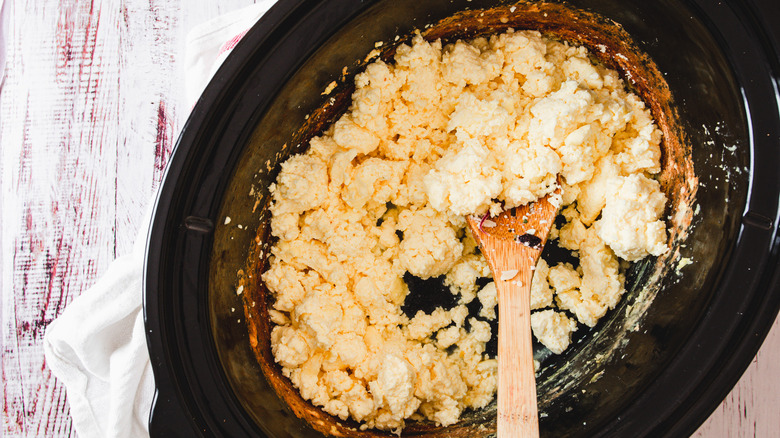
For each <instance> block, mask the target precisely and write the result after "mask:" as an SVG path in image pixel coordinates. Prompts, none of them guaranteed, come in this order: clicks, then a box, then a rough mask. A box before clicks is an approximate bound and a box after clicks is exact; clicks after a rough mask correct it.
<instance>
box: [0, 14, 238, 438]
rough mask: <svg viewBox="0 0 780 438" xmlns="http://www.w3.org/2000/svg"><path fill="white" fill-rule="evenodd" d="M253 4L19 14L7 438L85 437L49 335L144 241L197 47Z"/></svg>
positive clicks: (8, 155)
mask: <svg viewBox="0 0 780 438" xmlns="http://www.w3.org/2000/svg"><path fill="white" fill-rule="evenodd" d="M251 3H252V1H248V0H241V1H239V0H232V1H221V2H216V1H197V2H196V1H186V2H185V1H183V0H179V1H164V0H106V1H92V2H90V1H76V0H68V1H60V0H45V1H44V0H41V1H35V2H24V1H16V2H10V3H9V4H8V5H7V7H10V10H9V23H8V24H9V27H8V29H7V34H8V41H9V45H8V47H7V77H6V79H5V82H4V83H3V86H2V95H0V111H2V113H1V115H0V123H1V124H2V126H1V127H0V139H1V140H2V150H1V151H0V160H2V161H1V163H2V179H1V180H0V187H1V188H2V210H1V213H0V223H1V224H2V232H1V233H0V242H2V243H1V245H2V254H3V257H2V280H1V282H0V284H1V285H2V313H1V314H2V340H3V358H2V372H3V426H2V433H3V435H4V436H9V437H13V436H25V437H32V436H41V437H44V436H45V437H61V436H73V435H74V431H73V428H72V425H71V421H70V418H69V415H68V404H67V399H66V394H65V391H64V388H63V387H62V385H61V384H59V383H58V382H57V381H56V380H55V379H54V378H53V376H52V375H51V372H50V371H49V370H48V368H47V367H46V364H45V361H44V357H43V349H42V340H43V334H44V331H45V328H46V326H47V325H48V324H49V323H50V322H51V321H52V320H53V319H54V318H55V317H56V316H57V315H59V314H60V313H61V312H62V310H63V309H64V307H65V306H66V305H67V304H68V303H69V302H70V301H71V300H73V298H75V297H76V296H78V295H79V294H80V293H81V292H83V291H84V290H86V289H87V288H88V287H89V286H90V285H92V284H93V283H94V282H95V280H96V279H97V278H98V277H99V276H100V275H101V274H102V273H103V272H104V271H105V269H106V268H107V266H108V264H109V263H110V262H111V261H112V260H113V259H114V258H115V257H116V256H117V255H119V254H123V253H126V252H127V251H128V250H129V249H130V246H131V245H132V242H133V241H134V239H135V235H136V230H137V228H138V226H139V224H140V221H141V220H142V217H143V214H144V211H145V210H146V209H147V206H148V205H149V204H150V202H151V200H152V196H153V194H154V192H155V189H156V187H157V185H158V184H159V182H160V180H161V178H162V173H163V170H164V167H165V164H166V162H167V160H168V157H169V156H170V153H171V150H172V148H173V144H174V142H175V136H176V135H177V133H178V130H179V129H180V127H181V125H182V123H183V121H184V118H185V117H186V116H187V113H188V111H189V104H183V103H182V102H181V97H182V96H183V94H184V93H183V92H184V90H183V89H182V86H183V85H182V84H183V81H182V80H181V78H182V77H183V76H182V75H183V67H182V65H181V63H182V61H183V49H184V36H185V34H186V32H187V30H188V29H189V28H190V27H192V26H193V25H194V24H197V23H199V22H200V21H202V20H204V19H206V18H210V17H213V16H216V15H218V14H221V13H224V12H226V11H228V10H232V9H235V8H237V7H240V6H245V5H248V4H251Z"/></svg>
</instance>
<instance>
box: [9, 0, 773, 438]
mask: <svg viewBox="0 0 780 438" xmlns="http://www.w3.org/2000/svg"><path fill="white" fill-rule="evenodd" d="M5 2H6V3H7V5H6V7H8V8H9V11H8V12H9V22H8V24H9V26H8V29H7V36H8V38H7V41H8V47H7V70H6V75H7V76H6V79H5V82H4V83H3V85H2V92H1V94H0V200H1V201H2V207H1V208H0V247H1V248H2V249H1V251H0V271H1V272H0V288H1V289H2V305H1V306H0V317H1V318H2V319H0V321H1V324H0V325H2V338H1V339H2V349H3V356H2V374H3V422H2V429H0V430H1V431H2V434H3V436H7V437H70V436H75V432H74V431H73V428H72V424H71V421H70V418H69V415H68V412H69V410H68V404H67V398H66V394H65V391H64V388H63V387H62V386H61V385H60V384H59V383H58V382H57V381H56V380H55V379H54V378H53V376H52V375H51V373H50V372H49V370H48V368H47V367H46V364H45V361H44V357H43V349H42V344H41V342H42V339H43V333H44V332H45V329H46V326H47V325H48V323H49V322H51V321H52V320H53V319H54V318H55V317H56V316H57V315H59V314H60V313H61V312H62V310H63V309H64V307H65V306H66V305H67V304H68V303H69V302H70V301H71V300H73V298H75V297H76V296H78V295H79V294H81V293H82V292H83V291H84V290H86V289H87V288H88V287H89V286H90V285H92V284H93V283H94V282H95V280H96V279H97V278H98V277H99V276H100V275H101V274H102V273H103V272H104V271H105V269H106V268H107V266H108V264H109V263H110V262H111V260H113V258H114V257H115V256H116V255H120V254H123V253H126V252H127V251H128V250H129V248H130V246H131V244H132V242H133V240H134V239H135V236H136V229H137V227H138V226H139V224H140V222H141V220H142V216H143V214H144V210H145V209H146V208H147V206H148V205H149V203H150V201H151V198H152V196H153V193H154V191H155V189H156V187H157V185H158V184H159V182H160V179H161V177H162V172H163V169H164V167H165V163H166V162H167V160H168V157H169V156H170V152H171V149H172V147H173V145H174V143H175V139H176V135H177V133H178V130H179V129H180V128H181V126H182V125H183V122H184V120H185V119H186V117H187V114H188V111H189V104H188V103H184V102H182V96H183V91H184V90H183V89H182V86H183V85H182V84H183V79H182V78H183V74H184V71H183V66H182V61H183V50H184V36H185V35H186V32H187V31H188V30H189V29H190V28H192V27H193V26H194V25H196V24H199V23H201V22H203V21H205V20H207V19H209V18H212V17H215V16H217V15H219V14H222V13H225V12H227V11H230V10H234V9H236V8H238V7H242V6H246V5H248V4H251V3H253V2H252V1H251V0H219V1H218V0H186V1H185V0H167V1H166V0H102V1H101V0H95V1H91V2H90V1H88V0H82V1H77V0H36V1H21V0H16V1H11V0H5ZM778 376H780V322H776V323H775V326H774V328H773V331H772V332H771V333H770V336H769V338H768V339H767V341H766V342H765V344H764V346H763V347H762V349H761V351H760V352H759V354H758V356H757V357H756V359H755V360H754V362H753V364H752V365H751V367H750V368H749V369H748V371H747V372H746V373H745V375H744V376H743V378H742V380H741V381H740V382H739V384H738V385H737V386H736V387H735V389H734V390H733V391H732V392H731V394H730V395H729V396H728V398H727V399H726V400H725V401H724V403H723V404H722V405H721V406H720V407H719V408H718V410H717V411H716V412H715V414H713V416H712V417H711V418H710V419H709V420H708V421H707V423H705V424H704V425H703V426H702V427H701V428H700V429H699V431H698V432H697V433H696V434H695V436H696V437H708V438H709V437H715V438H720V437H734V438H746V437H754V436H757V437H771V436H777V433H778V431H779V430H780V413H779V412H778V406H780V379H778Z"/></svg>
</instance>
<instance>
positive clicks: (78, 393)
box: [0, 0, 276, 438]
mask: <svg viewBox="0 0 780 438" xmlns="http://www.w3.org/2000/svg"><path fill="white" fill-rule="evenodd" d="M0 1H2V0H0ZM275 1H276V0H260V1H259V2H258V3H256V4H254V5H252V6H249V7H246V8H243V9H240V10H238V11H234V12H231V13H228V14H226V15H223V16H219V17H216V18H214V19H212V20H210V21H208V22H206V23H203V24H201V25H199V26H197V27H196V28H194V29H193V30H192V31H190V33H189V34H188V35H187V45H186V55H185V63H186V65H185V69H184V72H186V73H185V74H186V82H185V84H186V88H187V90H186V93H187V94H186V96H187V99H188V101H187V103H188V104H189V105H194V103H195V101H196V99H197V98H198V96H200V94H201V92H202V91H203V88H204V87H205V86H206V84H207V83H208V81H209V79H210V78H211V76H213V74H214V72H216V70H217V68H218V67H219V66H220V65H221V64H222V61H224V60H225V57H227V54H228V53H229V52H230V51H231V50H232V49H233V47H235V45H236V44H237V43H238V41H239V40H240V39H241V37H243V36H244V34H245V33H246V31H247V30H248V29H249V28H250V27H251V26H252V25H253V24H254V23H255V22H256V21H257V20H258V19H259V18H260V17H261V16H262V15H263V14H264V13H265V12H266V11H267V10H268V9H269V8H270V7H271V6H272V5H273V4H274V3H275ZM150 218H151V210H150V211H149V212H148V213H147V214H146V218H145V220H144V221H143V222H142V225H141V228H140V231H139V232H138V237H137V238H136V241H135V244H134V246H133V250H132V252H131V253H130V254H127V255H125V256H122V257H119V258H117V259H116V260H115V261H114V262H113V263H112V264H111V265H110V266H109V268H108V270H107V271H106V273H105V274H104V275H103V277H102V278H100V279H99V280H98V282H97V283H95V285H94V286H92V287H91V288H90V289H89V290H87V291H86V292H84V293H83V294H81V295H80V296H79V297H77V298H76V299H74V300H73V302H72V303H71V304H70V305H68V307H67V308H66V309H65V311H64V312H63V313H62V315H60V316H59V317H58V318H57V319H56V320H55V321H54V322H52V323H51V324H50V325H49V326H48V327H47V329H46V335H45V337H44V341H43V342H44V344H43V347H44V353H45V356H46V364H47V365H48V366H49V368H50V369H51V371H52V373H54V375H55V376H56V377H57V378H58V379H59V380H60V381H62V383H64V384H65V388H66V390H67V393H68V400H69V402H70V414H71V417H72V418H73V427H74V428H75V429H76V432H77V433H78V435H79V436H81V437H84V438H92V437H95V438H98V437H99V438H136V437H148V436H149V424H148V421H149V412H150V410H151V405H152V398H153V396H154V377H153V375H152V369H151V364H150V361H149V352H148V350H147V346H146V336H145V333H144V331H145V330H144V322H143V308H142V300H143V261H144V250H145V244H146V236H147V230H148V228H149V220H150Z"/></svg>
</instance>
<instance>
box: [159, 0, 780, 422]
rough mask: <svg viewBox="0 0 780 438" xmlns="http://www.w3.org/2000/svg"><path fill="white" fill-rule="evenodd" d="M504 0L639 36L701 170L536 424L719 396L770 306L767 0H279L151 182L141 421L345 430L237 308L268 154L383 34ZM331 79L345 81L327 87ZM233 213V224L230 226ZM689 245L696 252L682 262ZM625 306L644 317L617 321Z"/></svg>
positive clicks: (557, 364) (757, 338) (773, 260)
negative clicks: (660, 251) (675, 235)
mask: <svg viewBox="0 0 780 438" xmlns="http://www.w3.org/2000/svg"><path fill="white" fill-rule="evenodd" d="M510 5H511V6H513V9H512V10H513V11H514V10H516V9H517V7H520V8H521V9H522V8H526V9H527V8H536V7H538V5H546V6H548V7H550V8H552V9H550V10H558V9H556V8H560V7H566V8H571V9H574V10H578V11H583V12H584V13H585V14H596V15H597V16H599V17H603V19H604V20H606V21H608V22H609V23H617V24H618V27H617V28H619V29H622V31H625V32H626V33H627V35H630V37H631V40H632V43H633V44H636V46H637V48H638V50H639V51H640V52H642V53H646V54H647V55H648V56H649V59H650V60H652V62H653V63H654V64H655V65H656V66H657V69H658V71H659V72H661V75H662V77H663V81H664V82H665V83H666V84H668V91H669V93H670V96H671V102H673V104H674V105H673V108H672V109H673V111H674V113H675V114H676V115H675V117H677V118H679V120H677V121H678V122H679V126H680V128H681V139H682V140H683V141H684V142H685V143H686V145H687V148H688V149H686V151H688V153H689V154H690V157H689V158H688V160H689V162H690V163H691V165H692V166H693V172H694V174H695V179H696V184H691V186H695V189H696V190H695V198H694V197H693V196H691V197H690V199H687V200H688V201H690V202H691V205H690V206H689V207H690V211H692V212H693V213H694V214H693V215H692V216H691V218H690V219H691V220H690V221H689V226H688V227H686V229H685V230H684V233H682V234H681V236H680V238H679V241H677V242H676V245H675V246H674V247H673V250H674V251H676V252H675V254H674V255H675V256H676V257H677V258H676V259H673V258H672V257H670V258H669V259H668V260H660V261H659V260H648V261H646V262H642V263H637V264H635V265H634V266H632V267H631V268H630V269H629V271H628V273H627V290H628V292H627V296H626V298H624V299H623V301H622V302H621V303H620V304H619V305H618V307H617V308H615V309H613V310H612V311H611V312H610V314H609V315H608V317H607V318H605V319H606V320H607V321H605V322H604V323H600V324H599V325H598V326H597V327H595V328H594V329H592V330H590V331H587V333H584V334H583V335H582V336H580V338H579V339H578V342H577V343H576V345H574V346H573V348H572V349H571V351H569V352H567V353H565V354H564V355H563V356H561V357H558V358H546V359H545V361H544V362H543V368H542V370H541V371H540V372H539V374H538V376H537V385H538V392H539V409H540V413H541V419H540V425H541V432H542V435H543V436H556V437H557V436H571V437H598V436H609V437H642V436H649V437H660V436H687V435H690V434H691V433H692V432H693V431H695V429H696V428H697V427H698V426H699V425H700V424H701V423H702V422H703V421H704V420H705V419H706V418H707V416H708V415H709V414H710V413H711V412H712V411H713V409H714V408H715V407H716V406H717V405H718V404H719V403H720V401H721V400H722V399H723V398H724V397H725V396H726V394H727V393H728V391H729V390H730V389H731V387H732V386H733V385H734V384H735V383H736V381H737V380H738V378H739V377H740V375H741V374H742V372H743V371H744V369H745V368H746V367H747V365H748V364H749V363H750V360H751V359H752V357H753V356H754V355H755V353H756V351H757V350H758V347H759V346H760V344H761V342H762V341H763V339H764V337H765V335H766V333H767V332H768V330H769V328H770V327H771V325H772V323H773V321H774V319H775V317H776V315H777V311H778V307H780V278H778V273H779V272H780V270H778V263H779V262H780V260H779V258H778V246H779V245H780V240H778V236H777V232H776V230H777V221H778V208H779V207H780V205H779V204H780V202H779V198H780V176H779V175H778V169H779V168H780V150H779V147H780V113H779V110H778V102H780V93H779V92H778V85H779V84H778V78H780V62H779V61H780V58H779V57H778V53H780V51H778V49H780V32H778V30H777V29H775V28H774V27H773V26H774V24H775V23H777V22H778V20H780V7H779V6H778V5H777V4H775V2H773V1H772V0H753V1H744V0H657V1H641V0H571V1H569V2H566V3H565V4H564V3H561V2H548V3H544V4H543V3H540V2H522V3H515V2H506V1H500V0H428V1H424V2H421V1H413V0H362V1H361V0H339V1H326V0H311V1H305V0H280V1H279V2H278V3H277V4H276V5H274V7H272V8H271V10H269V11H268V13H266V14H265V15H264V16H263V17H262V18H261V19H260V20H259V21H258V23H257V24H256V25H255V26H254V27H253V28H252V29H251V30H250V31H249V32H248V33H247V34H246V36H245V37H244V38H243V40H242V41H241V42H240V43H239V44H238V46H237V47H236V48H235V49H234V51H233V52H232V53H231V55H230V56H229V57H228V58H227V59H226V61H225V63H224V64H223V65H222V67H221V68H220V69H219V70H218V72H217V73H216V74H215V76H214V78H213V79H212V81H211V82H210V84H209V85H208V87H207V88H206V89H205V91H204V93H203V95H202V96H201V98H200V99H199V101H198V103H197V104H196V106H195V107H194V109H193V111H192V114H191V115H190V117H189V119H188V121H187V123H186V124H185V126H184V129H183V131H182V133H181V136H180V137H179V140H178V142H177V145H176V147H175V150H174V153H173V155H172V157H171V159H170V161H169V163H168V168H167V171H166V175H165V178H164V181H163V184H162V186H161V189H160V191H159V195H158V199H157V204H156V207H155V213H154V218H153V221H152V225H151V230H150V233H149V240H148V244H147V255H146V268H145V287H146V289H145V297H144V298H145V300H144V312H145V313H144V315H145V321H146V328H147V340H148V344H149V351H150V356H151V361H152V367H153V370H154V375H155V382H156V387H157V392H156V396H155V401H154V406H153V408H152V414H151V418H150V433H151V435H152V436H165V437H170V436H182V437H191V436H204V437H206V436H219V437H250V436H252V437H254V436H269V437H282V436H284V437H287V436H292V437H313V436H322V435H323V433H327V434H335V435H349V434H350V433H351V432H349V430H351V428H354V427H355V426H356V424H354V423H352V424H350V423H349V422H346V423H343V424H342V423H340V422H332V421H333V420H332V419H328V418H325V417H323V416H320V414H319V413H317V410H316V409H315V408H313V407H310V406H309V407H307V406H305V403H298V404H296V403H290V400H293V399H295V397H296V396H295V394H293V393H290V391H292V390H291V387H290V386H289V385H286V386H285V384H284V382H281V381H276V380H274V379H273V378H270V377H269V376H271V375H272V373H271V374H269V369H270V368H269V367H271V368H272V367H273V364H272V363H267V364H263V361H262V357H260V356H262V354H263V351H264V350H263V348H264V345H265V344H264V342H265V339H264V337H263V332H262V324H260V325H258V324H257V321H250V322H249V323H247V315H245V313H244V311H243V310H244V305H245V304H246V300H245V296H246V295H244V294H242V293H241V290H240V288H239V291H238V293H237V290H236V289H237V285H238V282H239V280H238V279H239V278H240V277H241V276H242V275H243V276H251V275H252V274H253V269H262V262H263V259H262V257H259V258H258V257H257V254H258V253H259V251H263V250H267V241H265V240H264V239H263V236H264V233H265V231H264V230H267V221H268V217H267V213H266V210H265V208H266V207H267V200H268V186H269V185H270V183H271V182H272V181H273V179H274V178H275V175H276V172H277V170H278V164H279V163H280V162H281V161H283V160H284V159H285V158H286V157H288V156H289V155H290V154H292V153H296V152H300V151H301V150H303V149H304V148H305V147H306V141H305V140H306V139H307V137H306V135H309V136H310V135H311V134H312V133H316V132H317V130H318V129H319V130H321V129H322V128H323V127H324V126H325V125H326V123H327V122H329V121H332V120H333V119H334V117H335V116H336V115H338V113H339V112H340V111H343V110H344V109H345V108H346V106H347V105H348V104H349V82H350V79H351V78H352V77H354V74H355V73H356V72H358V71H359V69H360V67H361V65H363V64H364V63H361V62H359V61H362V60H364V58H365V56H366V54H367V53H369V52H371V51H372V50H373V49H374V48H375V47H374V44H375V42H377V41H393V40H394V38H395V36H396V35H398V36H400V37H401V38H400V39H401V41H403V38H406V37H407V36H409V35H411V34H412V32H413V31H414V30H415V29H425V28H426V27H430V26H431V25H433V28H436V23H442V22H443V20H445V21H446V19H448V17H452V16H453V15H455V14H458V13H465V14H467V15H468V14H469V13H473V12H474V11H477V12H478V11H482V10H484V11H489V10H494V9H495V8H498V9H499V10H506V9H508V8H509V7H510ZM469 11H471V12H469ZM541 21H544V20H541ZM541 21H540V22H541ZM509 24H510V25H511V24H512V23H509ZM536 25H538V26H541V27H542V28H541V29H539V30H542V31H545V30H550V28H549V27H544V26H546V25H543V24H539V23H536ZM531 27H533V26H531ZM484 31H485V30H484V29H480V28H478V26H477V27H474V28H472V29H471V30H470V31H469V30H468V29H465V30H463V31H462V32H461V33H454V34H451V35H449V37H450V38H459V37H466V36H469V35H473V34H479V33H480V32H484ZM573 38H574V39H575V40H577V39H578V38H579V37H578V36H576V35H575V36H574V37H573ZM578 41H580V42H583V43H584V44H586V45H587V44H588V41H587V38H583V39H581V40H578ZM591 49H593V47H591ZM388 53H389V52H388ZM356 60H357V61H356ZM605 62H609V60H605ZM345 67H347V68H346V69H345ZM622 73H624V74H625V71H622ZM334 80H335V81H337V82H338V83H339V84H341V85H339V88H337V89H336V91H335V92H334V93H333V94H330V95H323V94H322V90H324V89H325V88H326V87H327V86H328V84H330V83H331V82H332V81H334ZM302 127H303V128H305V129H303V131H302ZM302 132H305V134H302ZM673 208H676V207H673ZM686 211H688V210H686ZM227 216H229V217H230V218H231V222H233V223H234V224H241V225H242V226H241V227H236V226H231V227H227V226H225V224H224V219H225V217H227ZM258 243H260V245H258ZM681 258H685V259H686V260H690V261H692V264H690V265H688V266H684V267H683V266H682V265H680V264H679V263H678V264H677V265H676V268H675V266H674V265H673V263H674V262H679V260H680V259H681ZM252 260H255V261H256V263H254V264H253V262H252ZM248 261H249V262H248ZM667 265H668V266H667ZM659 266H660V267H661V268H662V269H661V268H659ZM254 273H255V274H256V272H254ZM661 274H663V275H661ZM249 292H250V291H247V293H249ZM263 304H264V303H261V305H263ZM637 309H639V310H637ZM640 311H641V312H640ZM632 312H634V313H636V312H640V314H639V317H635V318H634V319H631V322H632V324H631V326H630V327H628V326H627V323H626V322H627V321H628V320H629V319H627V318H631V317H632V316H631V315H634V314H633V313H632ZM249 316H250V317H251V316H252V314H249ZM634 316H636V315H634ZM258 327H260V329H258ZM258 330H259V331H258ZM615 340H619V342H615ZM610 342H611V343H610ZM607 347H608V348H607ZM596 358H597V359H596ZM258 359H261V360H258ZM271 362H272V361H271ZM264 367H265V368H264ZM573 367H576V368H577V369H578V370H579V372H578V373H577V376H576V378H573V377H571V376H570V374H571V372H570V371H571V370H572V369H573ZM562 370H568V371H566V372H564V371H562ZM567 375H569V376H568V377H567ZM280 382H281V383H280ZM494 415H495V407H493V410H492V411H491V410H490V409H486V410H483V411H480V412H471V413H469V414H467V415H465V416H464V419H463V420H462V421H461V423H463V424H461V426H462V427H459V428H454V429H448V430H446V431H443V430H438V429H437V428H436V427H434V426H433V425H425V424H421V425H412V426H410V427H408V428H406V429H405V430H404V436H466V435H468V436H471V435H490V434H491V432H492V430H493V429H491V427H494V422H495V419H494ZM319 421H322V422H323V423H322V424H319V423H318V422H319ZM331 422H332V423H331ZM325 424H327V425H328V427H327V428H326V427H325V426H324V425H325ZM365 436H390V435H389V434H386V433H381V432H379V431H369V432H366V434H365Z"/></svg>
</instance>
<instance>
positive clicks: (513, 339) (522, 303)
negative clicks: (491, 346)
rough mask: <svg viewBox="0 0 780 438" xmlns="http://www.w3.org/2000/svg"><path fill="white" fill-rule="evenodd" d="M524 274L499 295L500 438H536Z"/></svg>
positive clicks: (528, 274) (502, 285)
mask: <svg viewBox="0 0 780 438" xmlns="http://www.w3.org/2000/svg"><path fill="white" fill-rule="evenodd" d="M532 277H533V271H532V270H530V269H524V270H521V271H520V272H519V273H518V275H517V276H516V277H515V278H513V279H511V280H508V281H502V280H501V279H500V278H497V279H494V281H495V282H496V290H497V292H498V306H499V307H498V311H499V320H498V380H499V385H498V437H499V438H537V437H538V436H539V418H538V413H537V409H536V379H535V375H534V358H533V345H532V343H531V278H532Z"/></svg>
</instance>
